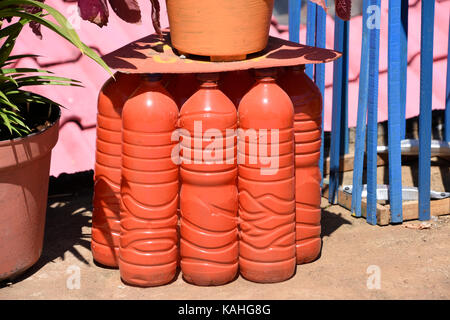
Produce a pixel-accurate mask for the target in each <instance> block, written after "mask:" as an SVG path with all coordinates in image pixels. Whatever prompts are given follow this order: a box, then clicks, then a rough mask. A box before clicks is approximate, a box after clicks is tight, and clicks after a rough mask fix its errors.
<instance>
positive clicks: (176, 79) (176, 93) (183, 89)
mask: <svg viewBox="0 0 450 320" xmlns="http://www.w3.org/2000/svg"><path fill="white" fill-rule="evenodd" d="M198 85H199V83H198V80H197V77H196V76H195V74H193V73H180V74H174V75H172V77H171V78H170V80H169V83H168V85H167V91H169V93H170V94H171V95H172V97H173V99H174V100H175V102H176V103H177V105H178V108H179V109H181V107H182V106H183V104H184V103H185V102H186V101H187V100H188V99H189V98H190V97H191V96H192V95H193V94H194V93H195V92H196V91H197V90H198Z"/></svg>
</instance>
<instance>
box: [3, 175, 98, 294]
mask: <svg viewBox="0 0 450 320" xmlns="http://www.w3.org/2000/svg"><path fill="white" fill-rule="evenodd" d="M92 193H93V171H85V172H80V173H75V174H61V175H60V176H59V177H58V178H55V177H50V184H49V199H48V205H47V216H46V222H45V235H44V246H43V251H42V255H41V257H40V258H39V260H38V261H37V262H36V264H34V265H33V266H32V267H31V268H30V269H28V270H27V271H25V273H22V274H21V275H19V276H17V277H16V278H14V279H9V280H5V281H3V282H0V288H3V287H5V286H8V285H10V284H11V283H13V284H14V283H17V282H20V281H22V280H24V279H26V278H28V277H30V276H32V275H33V274H35V273H36V272H37V271H39V270H40V269H41V268H42V267H43V266H45V265H46V264H48V263H53V262H54V260H55V259H57V258H61V259H63V260H64V259H65V255H66V253H67V252H70V253H72V254H73V255H74V256H75V257H76V258H77V259H78V260H79V261H81V262H82V263H84V264H87V265H88V264H89V262H88V261H87V260H86V259H85V258H84V257H83V256H82V255H81V254H80V253H79V252H78V250H77V248H76V246H77V245H80V246H82V247H85V248H87V249H90V245H91V241H90V237H91V236H90V234H89V233H86V232H83V228H85V227H90V226H91V221H92V220H91V211H92V201H91V199H92Z"/></svg>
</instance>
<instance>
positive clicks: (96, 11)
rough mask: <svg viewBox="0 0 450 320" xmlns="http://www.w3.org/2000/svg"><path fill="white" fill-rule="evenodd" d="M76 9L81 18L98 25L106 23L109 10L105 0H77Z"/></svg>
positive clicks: (101, 25)
mask: <svg viewBox="0 0 450 320" xmlns="http://www.w3.org/2000/svg"><path fill="white" fill-rule="evenodd" d="M78 10H79V12H80V16H81V18H82V19H83V20H88V21H90V22H92V23H95V24H96V25H98V26H99V27H103V26H105V25H107V24H108V18H109V11H108V3H107V2H106V0H78Z"/></svg>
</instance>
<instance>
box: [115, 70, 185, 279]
mask: <svg viewBox="0 0 450 320" xmlns="http://www.w3.org/2000/svg"><path fill="white" fill-rule="evenodd" d="M161 79H162V76H161V75H160V74H150V75H144V76H143V78H142V83H141V85H140V86H139V88H138V89H137V90H136V91H135V93H134V94H133V95H132V96H131V97H130V98H129V99H128V101H127V102H126V103H125V106H124V109H123V130H122V133H123V145H122V182H121V198H122V210H121V215H120V247H119V269H120V275H121V277H122V280H123V281H124V282H125V283H127V284H131V285H135V286H141V287H150V286H158V285H163V284H167V283H169V282H170V281H172V280H173V279H174V277H175V275H176V269H177V263H178V236H177V220H178V217H177V206H178V174H179V168H178V164H177V163H178V160H177V159H173V157H172V153H173V152H172V151H173V150H174V148H176V146H177V144H178V141H172V140H174V139H173V138H172V135H173V133H174V132H175V130H176V127H177V121H178V108H177V105H176V103H175V101H174V100H173V98H172V97H171V96H170V94H169V93H168V92H167V90H166V89H165V88H164V87H163V85H162V82H161Z"/></svg>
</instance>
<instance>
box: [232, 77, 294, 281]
mask: <svg viewBox="0 0 450 320" xmlns="http://www.w3.org/2000/svg"><path fill="white" fill-rule="evenodd" d="M255 75H256V79H257V81H256V84H255V86H254V87H253V88H252V89H251V90H250V91H249V92H248V93H247V94H246V95H245V96H244V98H243V99H242V101H241V103H240V105H239V110H238V113H239V126H240V129H241V130H240V131H239V144H238V153H239V155H238V161H239V217H240V219H241V224H240V229H241V239H240V242H239V249H240V253H239V254H240V256H239V267H240V272H241V275H242V276H243V277H245V278H246V279H248V280H251V281H255V282H263V283H269V282H279V281H283V280H286V279H288V278H290V277H291V276H292V275H293V274H294V272H295V265H296V258H295V176H294V175H295V170H294V128H293V125H294V123H293V122H294V108H293V106H292V102H291V100H290V99H289V97H288V95H287V94H286V93H285V92H284V91H283V90H282V89H281V88H280V87H279V86H278V85H277V84H276V82H275V79H274V78H275V76H276V73H275V70H274V69H261V70H256V72H255ZM277 134H278V135H277ZM252 150H253V151H252ZM256 150H257V151H256ZM264 150H265V151H264ZM252 157H253V159H252Z"/></svg>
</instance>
